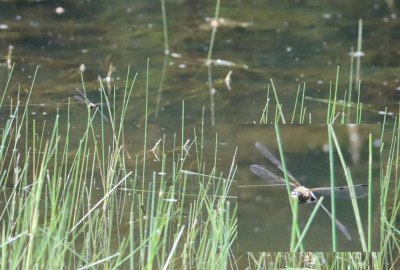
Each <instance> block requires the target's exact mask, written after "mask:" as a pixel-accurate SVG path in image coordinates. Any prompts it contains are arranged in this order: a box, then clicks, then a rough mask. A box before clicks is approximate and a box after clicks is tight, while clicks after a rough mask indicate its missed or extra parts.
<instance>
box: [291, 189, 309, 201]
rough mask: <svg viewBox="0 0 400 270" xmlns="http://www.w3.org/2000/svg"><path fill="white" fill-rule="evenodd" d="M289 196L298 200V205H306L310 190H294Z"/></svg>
mask: <svg viewBox="0 0 400 270" xmlns="http://www.w3.org/2000/svg"><path fill="white" fill-rule="evenodd" d="M291 195H292V198H293V199H297V200H299V203H307V202H309V200H310V198H311V195H310V190H309V189H307V188H305V187H298V188H296V189H295V190H293V191H292V194H291Z"/></svg>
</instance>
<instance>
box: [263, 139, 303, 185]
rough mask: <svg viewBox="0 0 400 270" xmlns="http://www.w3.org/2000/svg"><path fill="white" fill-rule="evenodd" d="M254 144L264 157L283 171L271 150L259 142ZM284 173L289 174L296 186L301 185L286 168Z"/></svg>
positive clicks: (280, 163)
mask: <svg viewBox="0 0 400 270" xmlns="http://www.w3.org/2000/svg"><path fill="white" fill-rule="evenodd" d="M255 146H256V148H257V149H258V151H260V152H261V154H263V155H264V156H265V157H266V158H268V159H269V160H270V161H271V162H272V163H274V164H275V166H277V167H278V168H279V169H280V170H281V171H282V172H283V166H282V162H281V161H280V160H279V159H278V158H277V157H276V156H275V155H274V154H272V152H271V151H269V150H268V148H267V147H266V146H265V145H263V144H262V143H260V142H256V143H255ZM286 173H287V175H288V176H289V178H290V179H292V180H293V182H295V183H296V184H297V185H298V186H301V185H300V183H299V181H297V180H296V178H295V177H294V176H293V175H292V174H291V173H290V172H289V171H288V170H286Z"/></svg>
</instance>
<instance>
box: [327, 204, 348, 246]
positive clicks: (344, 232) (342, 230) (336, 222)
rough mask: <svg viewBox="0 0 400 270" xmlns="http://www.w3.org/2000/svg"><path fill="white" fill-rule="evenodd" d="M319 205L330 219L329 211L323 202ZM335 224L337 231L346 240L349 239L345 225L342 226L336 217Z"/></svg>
mask: <svg viewBox="0 0 400 270" xmlns="http://www.w3.org/2000/svg"><path fill="white" fill-rule="evenodd" d="M321 207H322V209H324V211H325V213H326V214H327V215H328V216H329V217H330V218H331V219H332V214H331V212H329V210H328V209H326V207H325V206H324V205H323V204H321ZM335 225H336V227H337V228H338V229H339V231H341V232H342V233H343V234H344V236H345V237H346V238H347V239H348V240H351V236H350V233H349V231H348V230H347V228H346V226H344V225H343V224H342V223H341V222H340V221H339V220H338V219H337V218H336V219H335Z"/></svg>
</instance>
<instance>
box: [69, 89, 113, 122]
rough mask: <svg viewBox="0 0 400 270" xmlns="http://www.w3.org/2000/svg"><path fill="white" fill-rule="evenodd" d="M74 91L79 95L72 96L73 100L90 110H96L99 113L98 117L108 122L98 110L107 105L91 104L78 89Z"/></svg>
mask: <svg viewBox="0 0 400 270" xmlns="http://www.w3.org/2000/svg"><path fill="white" fill-rule="evenodd" d="M75 90H76V91H77V92H78V93H79V95H74V99H75V100H76V101H79V102H80V103H85V104H87V106H88V107H89V108H90V109H92V110H97V111H98V112H99V113H100V115H101V116H102V117H103V118H104V120H106V121H107V122H108V118H107V117H106V116H105V115H104V114H103V113H102V112H101V110H100V107H101V106H104V105H107V104H105V103H93V102H91V101H90V100H89V99H88V98H87V97H86V95H85V94H84V93H83V92H82V91H81V90H80V89H79V88H75Z"/></svg>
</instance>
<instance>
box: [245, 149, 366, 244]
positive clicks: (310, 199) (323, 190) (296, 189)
mask: <svg viewBox="0 0 400 270" xmlns="http://www.w3.org/2000/svg"><path fill="white" fill-rule="evenodd" d="M255 146H256V148H257V149H258V151H260V152H261V154H263V155H264V156H265V157H266V158H267V159H269V160H270V161H271V162H272V163H273V164H274V165H275V166H277V167H278V168H279V169H280V170H281V171H282V172H283V166H282V162H281V161H280V160H279V159H278V158H277V157H275V156H274V155H273V154H272V152H271V151H269V150H268V148H267V147H266V146H264V145H263V144H262V143H260V142H256V143H255ZM250 170H251V172H252V173H253V174H255V175H257V176H258V177H259V178H261V179H263V180H267V181H269V182H270V183H273V184H277V185H280V186H284V185H285V183H286V181H285V179H283V178H281V177H279V176H277V175H276V174H274V173H273V172H271V171H269V170H267V169H265V168H264V167H262V166H260V165H257V164H253V165H251V166H250ZM286 172H287V175H288V177H289V178H290V181H291V182H290V183H289V184H290V186H291V188H292V192H291V197H292V198H297V199H298V201H299V203H316V202H318V197H317V196H316V195H315V194H314V193H316V194H321V195H323V196H325V195H326V196H330V195H331V191H332V187H319V188H307V187H305V186H303V185H301V184H300V182H299V181H297V179H296V178H295V177H294V176H293V175H292V174H291V173H290V172H288V171H287V170H286ZM353 188H354V191H355V197H356V198H362V197H365V196H367V195H368V184H359V185H353ZM333 189H334V193H335V198H340V199H351V196H350V190H349V187H348V186H340V187H334V188H333ZM321 207H322V209H323V210H324V212H325V213H326V214H327V215H328V216H329V217H330V219H332V214H331V212H329V210H328V209H327V208H326V207H325V206H324V205H323V204H321ZM335 224H336V227H337V228H338V229H339V230H340V231H341V232H342V233H343V235H344V236H345V237H346V238H347V239H348V240H351V236H350V233H349V231H348V230H347V228H346V226H344V225H343V224H342V223H341V222H340V221H339V220H338V219H335Z"/></svg>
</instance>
